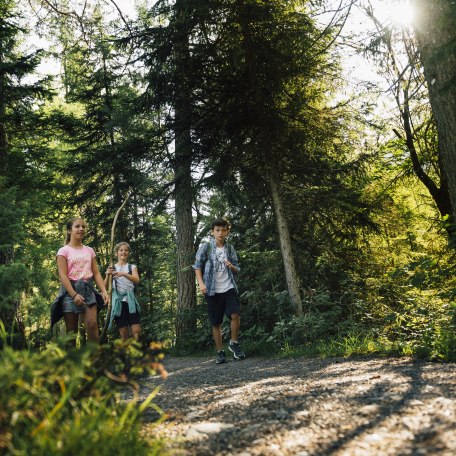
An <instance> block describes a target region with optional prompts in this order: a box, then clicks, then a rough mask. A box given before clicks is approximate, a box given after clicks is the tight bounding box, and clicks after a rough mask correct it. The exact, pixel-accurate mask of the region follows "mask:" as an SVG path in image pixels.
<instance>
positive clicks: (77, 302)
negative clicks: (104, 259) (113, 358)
mask: <svg viewBox="0 0 456 456" xmlns="http://www.w3.org/2000/svg"><path fill="white" fill-rule="evenodd" d="M85 231H86V224H85V221H84V220H83V219H82V218H74V219H72V220H70V221H69V222H68V223H67V236H66V241H65V242H66V245H64V246H63V247H62V248H61V249H59V251H58V252H57V268H58V270H59V278H60V282H61V283H62V285H63V287H64V288H65V290H66V294H65V296H64V298H63V317H64V319H65V326H66V331H67V333H68V332H76V331H77V330H78V314H80V313H83V314H84V324H85V327H86V330H87V339H88V340H89V341H90V342H98V341H99V333H98V323H97V305H96V299H95V295H94V294H93V288H91V284H92V281H95V283H96V284H97V286H98V288H99V289H100V290H101V294H102V296H103V300H104V302H105V304H108V302H109V295H108V293H107V292H106V288H105V285H104V282H103V279H102V277H101V274H100V271H99V270H98V265H97V260H96V256H95V252H94V250H93V249H92V248H91V247H87V246H85V245H83V244H82V240H83V238H84V236H85ZM75 288H76V289H77V290H76V289H75Z"/></svg>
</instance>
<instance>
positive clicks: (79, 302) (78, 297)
mask: <svg viewBox="0 0 456 456" xmlns="http://www.w3.org/2000/svg"><path fill="white" fill-rule="evenodd" d="M73 302H74V304H75V305H76V306H79V307H81V306H83V305H84V304H85V299H84V298H83V297H82V296H81V295H80V294H79V293H76V294H75V295H74V297H73Z"/></svg>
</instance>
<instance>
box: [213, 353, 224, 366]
mask: <svg viewBox="0 0 456 456" xmlns="http://www.w3.org/2000/svg"><path fill="white" fill-rule="evenodd" d="M223 363H226V355H225V351H224V350H220V351H219V352H217V356H216V357H215V364H223Z"/></svg>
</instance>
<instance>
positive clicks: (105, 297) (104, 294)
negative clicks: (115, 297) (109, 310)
mask: <svg viewBox="0 0 456 456" xmlns="http://www.w3.org/2000/svg"><path fill="white" fill-rule="evenodd" d="M101 296H102V297H103V301H104V303H105V306H107V305H108V304H109V294H108V292H107V291H106V290H105V291H103V292H102V293H101Z"/></svg>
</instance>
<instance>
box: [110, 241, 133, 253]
mask: <svg viewBox="0 0 456 456" xmlns="http://www.w3.org/2000/svg"><path fill="white" fill-rule="evenodd" d="M123 245H126V246H127V248H128V252H129V253H131V247H130V244H129V243H128V242H119V243H118V244H116V245H115V246H114V252H116V253H117V252H118V250H119V249H120V248H121V247H122V246H123Z"/></svg>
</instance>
